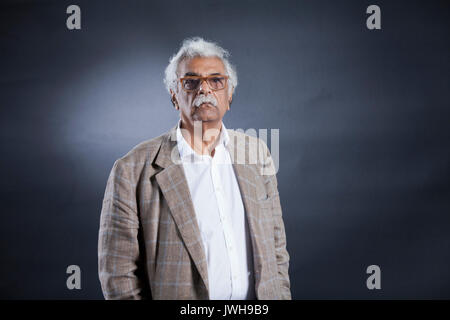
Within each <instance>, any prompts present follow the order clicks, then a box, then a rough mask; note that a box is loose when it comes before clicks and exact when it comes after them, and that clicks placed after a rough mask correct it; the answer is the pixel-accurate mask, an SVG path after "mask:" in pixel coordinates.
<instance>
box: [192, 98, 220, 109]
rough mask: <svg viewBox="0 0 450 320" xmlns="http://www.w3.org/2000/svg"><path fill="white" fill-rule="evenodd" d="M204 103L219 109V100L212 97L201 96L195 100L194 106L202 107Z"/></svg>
mask: <svg viewBox="0 0 450 320" xmlns="http://www.w3.org/2000/svg"><path fill="white" fill-rule="evenodd" d="M202 103H210V104H212V105H213V106H214V107H217V99H216V98H215V97H214V96H211V95H207V96H205V95H201V96H198V97H196V98H195V99H194V106H196V107H200V106H201V104H202Z"/></svg>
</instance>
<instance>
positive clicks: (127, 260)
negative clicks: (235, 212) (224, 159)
mask: <svg viewBox="0 0 450 320" xmlns="http://www.w3.org/2000/svg"><path fill="white" fill-rule="evenodd" d="M176 128H177V126H174V127H172V128H171V129H170V130H169V131H168V132H167V133H165V134H163V135H160V136H159V137H156V138H154V139H151V140H147V141H144V142H142V143H140V144H138V145H137V146H135V147H134V148H133V149H132V150H131V151H129V152H128V153H127V154H126V155H125V156H123V157H121V158H120V159H118V160H116V161H115V162H114V165H113V167H112V170H111V173H110V175H109V178H108V181H107V184H106V190H105V193H104V199H103V204H102V210H101V217H100V228H99V239H98V271H99V278H100V282H101V286H102V291H103V295H104V297H105V298H106V299H164V300H175V299H190V300H194V299H202V300H205V299H209V293H208V288H209V287H208V270H207V261H206V258H205V252H204V249H203V244H202V240H201V235H200V229H199V226H198V223H197V220H196V214H195V210H194V206H193V202H192V199H191V195H190V191H189V187H188V184H187V181H186V177H185V174H184V170H183V165H182V163H181V161H180V155H179V152H178V149H177V142H176ZM227 130H228V134H229V137H230V140H229V143H228V145H227V149H228V151H229V152H230V155H231V158H232V162H233V168H234V171H235V174H236V178H237V181H238V185H239V188H240V191H241V196H242V200H243V203H244V208H245V214H246V218H247V221H248V225H249V232H250V238H251V243H252V249H253V265H254V275H255V283H254V286H255V293H256V298H257V299H259V300H263V299H271V300H277V299H291V292H290V280H289V275H288V268H289V254H288V252H287V250H286V235H285V229H284V223H283V219H282V210H281V205H280V198H279V194H278V188H277V179H276V175H275V173H276V172H275V169H274V165H273V161H272V157H271V155H270V152H269V150H268V148H267V145H266V144H265V143H264V142H263V141H262V140H261V139H258V138H256V137H252V136H250V135H247V134H245V133H243V132H240V131H235V130H231V129H227ZM255 159H256V161H255Z"/></svg>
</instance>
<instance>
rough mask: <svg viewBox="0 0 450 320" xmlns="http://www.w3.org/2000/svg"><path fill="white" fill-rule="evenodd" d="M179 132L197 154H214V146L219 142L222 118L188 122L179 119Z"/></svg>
mask: <svg viewBox="0 0 450 320" xmlns="http://www.w3.org/2000/svg"><path fill="white" fill-rule="evenodd" d="M180 128H181V129H183V130H181V134H182V135H183V137H184V139H185V140H186V141H187V142H188V143H189V145H190V146H191V148H192V149H193V150H194V151H195V152H197V153H199V154H208V155H211V156H214V148H215V147H216V145H217V144H218V142H219V136H220V132H221V130H222V120H219V121H194V122H193V123H189V122H188V121H184V120H183V119H181V123H180Z"/></svg>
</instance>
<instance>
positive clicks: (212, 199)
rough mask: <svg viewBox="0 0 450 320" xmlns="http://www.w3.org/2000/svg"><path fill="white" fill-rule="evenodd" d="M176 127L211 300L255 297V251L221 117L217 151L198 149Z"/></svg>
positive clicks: (227, 137)
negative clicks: (210, 151) (206, 268)
mask: <svg viewBox="0 0 450 320" xmlns="http://www.w3.org/2000/svg"><path fill="white" fill-rule="evenodd" d="M180 123H181V120H180V121H179V122H178V127H177V145H178V151H179V152H180V158H181V161H182V164H183V169H184V173H185V175H186V179H187V182H188V185H189V191H190V193H191V197H192V201H193V204H194V209H195V213H196V217H197V222H198V225H199V228H200V233H201V238H202V242H203V248H204V249H205V255H206V260H207V265H208V282H209V298H210V299H211V300H218V299H219V300H228V299H231V300H245V299H255V288H254V275H253V254H252V245H251V240H250V236H249V231H248V224H247V219H246V217H245V211H244V205H243V203H242V198H241V193H240V190H239V185H238V182H237V180H236V175H235V173H234V170H233V166H232V162H231V157H230V153H229V152H228V150H227V149H226V145H227V144H228V142H229V136H228V132H227V129H226V128H225V125H224V124H223V122H222V129H221V132H220V136H219V139H220V140H219V143H218V144H217V146H216V148H215V152H214V157H211V156H209V155H200V154H198V153H196V152H195V151H194V150H193V149H192V148H191V146H190V145H189V144H188V143H187V142H186V140H185V139H184V137H183V135H182V134H181V130H180Z"/></svg>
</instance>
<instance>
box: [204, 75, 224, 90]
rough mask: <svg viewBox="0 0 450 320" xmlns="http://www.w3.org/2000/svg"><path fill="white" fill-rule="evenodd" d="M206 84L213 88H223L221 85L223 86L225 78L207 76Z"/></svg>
mask: <svg viewBox="0 0 450 320" xmlns="http://www.w3.org/2000/svg"><path fill="white" fill-rule="evenodd" d="M208 84H209V86H210V87H211V89H213V90H220V89H223V87H225V78H224V77H211V78H208Z"/></svg>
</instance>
